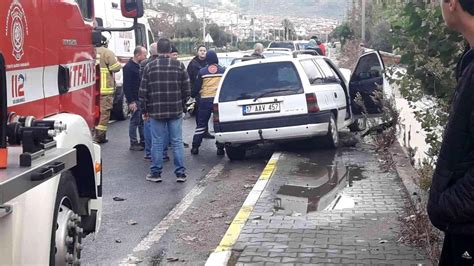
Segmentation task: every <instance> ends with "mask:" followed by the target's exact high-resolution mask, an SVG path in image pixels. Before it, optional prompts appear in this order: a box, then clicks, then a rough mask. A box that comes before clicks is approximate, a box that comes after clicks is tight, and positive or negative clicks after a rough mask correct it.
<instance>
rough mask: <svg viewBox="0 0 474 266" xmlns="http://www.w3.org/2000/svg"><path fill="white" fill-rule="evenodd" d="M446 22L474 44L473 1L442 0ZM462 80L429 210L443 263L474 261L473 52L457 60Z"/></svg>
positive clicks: (439, 160)
mask: <svg viewBox="0 0 474 266" xmlns="http://www.w3.org/2000/svg"><path fill="white" fill-rule="evenodd" d="M440 4H441V10H442V13H443V18H444V21H445V22H446V25H447V26H448V27H449V28H451V29H453V30H455V31H457V32H459V33H461V34H462V35H463V36H464V38H465V39H466V40H467V41H468V42H469V45H470V47H474V2H473V1H472V0H440ZM456 76H457V80H458V84H457V87H456V90H455V92H454V96H453V99H452V102H451V106H450V111H449V119H448V123H447V126H446V129H445V132H444V135H443V141H442V144H441V150H440V153H439V156H438V161H437V162H436V169H435V171H434V174H433V179H432V184H431V188H430V195H429V199H428V207H427V209H428V214H429V217H430V220H431V222H432V223H433V225H434V226H436V227H437V228H438V229H440V230H441V231H443V232H444V233H445V237H444V244H443V250H442V253H441V258H440V263H439V264H440V265H473V264H474V259H473V258H474V105H473V104H472V103H473V101H474V50H473V49H471V48H469V49H467V50H466V52H465V53H464V54H463V56H462V58H461V59H460V61H459V62H458V65H457V69H456Z"/></svg>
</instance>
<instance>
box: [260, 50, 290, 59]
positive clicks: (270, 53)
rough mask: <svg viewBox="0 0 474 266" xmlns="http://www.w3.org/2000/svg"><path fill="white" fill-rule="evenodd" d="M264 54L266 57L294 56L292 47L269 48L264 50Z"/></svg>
mask: <svg viewBox="0 0 474 266" xmlns="http://www.w3.org/2000/svg"><path fill="white" fill-rule="evenodd" d="M262 55H263V56H264V57H265V58H271V57H275V56H292V55H293V54H292V51H291V49H287V48H267V49H265V51H263V53H262Z"/></svg>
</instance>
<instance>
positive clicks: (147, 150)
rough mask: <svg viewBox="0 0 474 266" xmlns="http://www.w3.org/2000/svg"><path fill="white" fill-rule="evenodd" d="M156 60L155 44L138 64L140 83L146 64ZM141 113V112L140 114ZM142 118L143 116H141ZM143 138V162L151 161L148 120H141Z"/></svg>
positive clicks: (166, 157) (164, 155) (156, 48)
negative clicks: (147, 56)
mask: <svg viewBox="0 0 474 266" xmlns="http://www.w3.org/2000/svg"><path fill="white" fill-rule="evenodd" d="M157 58H158V45H157V43H156V42H154V43H152V44H151V45H150V57H149V58H147V59H145V60H143V61H142V62H141V63H140V81H141V80H142V77H143V70H144V69H145V67H146V66H147V65H148V63H150V62H152V61H153V60H155V59H157ZM142 113H143V112H142ZM142 116H143V115H142ZM143 136H144V137H145V157H144V159H145V160H151V125H150V120H149V119H144V120H143ZM163 160H164V161H168V160H169V157H168V146H165V147H164V149H163Z"/></svg>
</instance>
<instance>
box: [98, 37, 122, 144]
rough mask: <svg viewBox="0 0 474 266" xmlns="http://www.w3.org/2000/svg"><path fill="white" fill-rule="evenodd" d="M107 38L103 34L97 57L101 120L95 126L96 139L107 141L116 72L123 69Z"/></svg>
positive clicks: (99, 141) (100, 141) (102, 141)
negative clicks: (108, 46) (109, 46)
mask: <svg viewBox="0 0 474 266" xmlns="http://www.w3.org/2000/svg"><path fill="white" fill-rule="evenodd" d="M107 44H108V41H107V38H105V37H104V36H102V46H101V47H98V48H97V57H99V63H100V120H99V124H98V125H97V126H96V127H95V136H94V141H96V142H97V143H106V142H107V141H108V140H107V138H106V133H107V123H109V119H110V110H111V109H112V106H113V102H114V93H115V79H114V73H117V72H119V71H120V70H121V69H122V65H121V64H120V63H119V62H118V61H117V57H116V56H115V54H114V52H112V51H111V50H110V49H109V48H107Z"/></svg>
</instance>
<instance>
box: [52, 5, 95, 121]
mask: <svg viewBox="0 0 474 266" xmlns="http://www.w3.org/2000/svg"><path fill="white" fill-rule="evenodd" d="M45 2H47V4H46V3H45V5H44V6H43V8H44V12H45V14H46V13H48V14H55V15H54V16H49V17H48V20H46V21H45V24H44V32H45V35H46V33H47V36H48V38H46V39H45V46H46V47H48V48H49V49H47V51H46V54H45V60H48V62H50V64H49V67H48V68H47V69H46V71H45V79H46V76H47V78H48V79H51V80H54V81H55V84H54V86H51V87H48V88H45V93H46V94H48V95H57V97H54V98H51V100H50V101H48V105H47V111H48V113H57V112H68V113H75V114H79V115H81V116H82V117H84V118H85V119H86V120H88V119H89V120H90V119H92V116H91V115H90V114H92V113H93V112H94V105H95V98H94V96H93V95H94V85H95V50H94V47H93V45H92V27H93V21H92V18H93V3H92V2H93V1H92V0H81V1H72V2H66V1H45ZM88 122H90V124H91V123H92V121H88Z"/></svg>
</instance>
